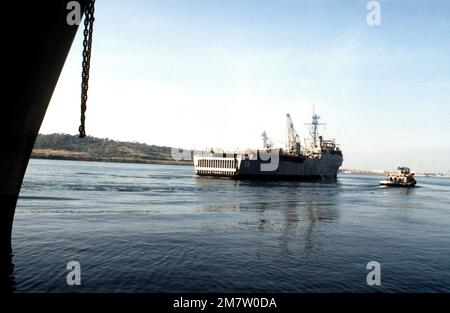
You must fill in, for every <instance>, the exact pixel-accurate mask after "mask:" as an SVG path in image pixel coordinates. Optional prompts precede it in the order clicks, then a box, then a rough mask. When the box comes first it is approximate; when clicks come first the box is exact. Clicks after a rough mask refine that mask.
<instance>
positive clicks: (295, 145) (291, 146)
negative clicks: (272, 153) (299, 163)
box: [286, 113, 300, 155]
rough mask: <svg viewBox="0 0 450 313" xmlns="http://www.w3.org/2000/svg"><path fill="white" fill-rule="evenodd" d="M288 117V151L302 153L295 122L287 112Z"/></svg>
mask: <svg viewBox="0 0 450 313" xmlns="http://www.w3.org/2000/svg"><path fill="white" fill-rule="evenodd" d="M286 118H287V125H286V128H287V147H286V150H287V152H288V153H293V154H296V155H299V154H300V137H299V135H298V133H297V131H296V130H295V128H294V123H293V122H292V119H291V116H290V115H289V113H288V114H286Z"/></svg>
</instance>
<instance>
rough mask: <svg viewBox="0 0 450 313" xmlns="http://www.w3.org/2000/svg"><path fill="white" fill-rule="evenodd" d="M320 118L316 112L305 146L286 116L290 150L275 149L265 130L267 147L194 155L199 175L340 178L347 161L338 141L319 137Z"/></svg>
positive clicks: (256, 177) (215, 151)
mask: <svg viewBox="0 0 450 313" xmlns="http://www.w3.org/2000/svg"><path fill="white" fill-rule="evenodd" d="M319 119H320V116H319V115H317V114H315V113H313V116H312V121H311V123H310V124H308V125H309V126H310V134H309V138H308V139H305V143H304V145H302V144H301V141H300V136H299V134H298V133H297V131H296V130H295V128H294V124H293V121H292V118H291V116H290V115H289V114H287V115H286V139H287V142H286V147H285V148H283V149H280V148H275V147H274V145H273V143H272V141H271V140H270V139H269V137H268V136H267V133H266V132H265V131H264V132H263V134H262V136H261V137H262V140H263V148H262V149H256V150H250V149H249V150H245V151H233V152H229V151H218V150H217V149H216V150H209V151H206V152H198V153H195V154H194V169H195V173H196V174H197V175H202V176H219V177H230V178H237V179H239V178H248V179H299V180H301V179H322V178H336V176H337V172H338V169H339V167H340V166H341V165H342V162H343V155H342V151H341V150H340V148H339V146H338V145H337V144H336V142H335V140H325V139H323V137H322V136H320V135H319V126H320V125H322V124H321V123H319Z"/></svg>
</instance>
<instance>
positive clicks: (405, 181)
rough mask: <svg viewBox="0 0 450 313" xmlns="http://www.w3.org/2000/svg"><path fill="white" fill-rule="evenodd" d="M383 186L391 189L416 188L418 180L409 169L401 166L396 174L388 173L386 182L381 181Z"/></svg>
mask: <svg viewBox="0 0 450 313" xmlns="http://www.w3.org/2000/svg"><path fill="white" fill-rule="evenodd" d="M380 185H382V186H390V187H414V186H415V185H416V180H415V179H414V173H412V172H411V170H410V169H409V168H408V167H405V166H399V167H397V170H396V171H395V172H391V173H388V175H387V177H386V180H382V181H380Z"/></svg>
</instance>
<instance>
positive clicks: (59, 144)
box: [31, 134, 191, 164]
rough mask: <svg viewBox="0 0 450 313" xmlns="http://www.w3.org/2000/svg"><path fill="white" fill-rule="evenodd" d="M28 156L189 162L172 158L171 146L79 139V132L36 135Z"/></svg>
mask: <svg viewBox="0 0 450 313" xmlns="http://www.w3.org/2000/svg"><path fill="white" fill-rule="evenodd" d="M31 157H32V158H46V159H63V160H85V161H105V162H137V163H164V164H191V162H189V161H175V160H173V159H172V157H171V148H170V147H164V146H155V145H147V144H143V143H138V142H124V141H116V140H111V139H107V138H106V139H102V138H96V137H90V136H88V137H85V138H83V139H80V138H78V135H67V134H50V135H41V134H39V135H38V137H37V139H36V143H35V146H34V149H33V153H32V156H31Z"/></svg>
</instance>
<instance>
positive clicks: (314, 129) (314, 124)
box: [306, 105, 325, 147]
mask: <svg viewBox="0 0 450 313" xmlns="http://www.w3.org/2000/svg"><path fill="white" fill-rule="evenodd" d="M319 119H320V115H317V114H316V107H315V105H313V115H312V121H311V123H307V124H306V125H310V126H311V128H310V131H309V133H310V135H311V138H312V144H313V146H314V147H317V139H318V138H319V126H320V125H325V123H319Z"/></svg>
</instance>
